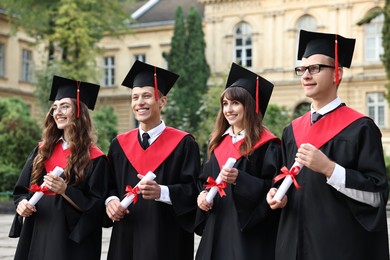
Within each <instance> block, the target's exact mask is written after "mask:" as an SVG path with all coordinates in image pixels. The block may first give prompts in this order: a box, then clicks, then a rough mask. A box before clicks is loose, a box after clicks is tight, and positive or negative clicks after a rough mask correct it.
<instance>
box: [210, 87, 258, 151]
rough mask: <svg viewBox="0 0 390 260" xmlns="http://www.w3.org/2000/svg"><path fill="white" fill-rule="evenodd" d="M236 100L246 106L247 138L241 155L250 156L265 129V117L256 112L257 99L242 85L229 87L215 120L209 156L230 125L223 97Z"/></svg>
mask: <svg viewBox="0 0 390 260" xmlns="http://www.w3.org/2000/svg"><path fill="white" fill-rule="evenodd" d="M224 98H226V99H228V100H236V101H238V102H240V103H241V104H243V106H244V117H243V126H244V129H245V139H244V142H243V143H242V145H241V146H240V153H241V155H245V156H248V155H250V154H251V153H252V149H253V147H254V146H255V144H256V143H257V141H258V140H259V139H260V136H261V133H262V131H263V128H264V126H263V117H262V115H261V113H259V114H256V101H255V100H254V98H253V97H252V96H251V94H250V93H249V92H248V91H247V90H245V89H244V88H241V87H229V88H227V89H225V91H224V92H222V94H221V97H220V108H219V112H218V116H217V120H216V122H215V126H214V131H213V132H212V133H211V136H210V142H209V146H208V158H210V155H211V153H212V152H213V151H214V149H215V148H216V147H217V146H218V145H219V144H220V143H221V142H222V140H223V138H224V137H223V136H222V135H223V134H224V133H225V131H226V129H228V127H229V123H228V121H227V120H226V118H225V116H224V114H223V99H224Z"/></svg>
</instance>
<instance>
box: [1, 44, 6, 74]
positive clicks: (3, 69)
mask: <svg viewBox="0 0 390 260" xmlns="http://www.w3.org/2000/svg"><path fill="white" fill-rule="evenodd" d="M4 76H5V47H4V44H2V43H0V77H4Z"/></svg>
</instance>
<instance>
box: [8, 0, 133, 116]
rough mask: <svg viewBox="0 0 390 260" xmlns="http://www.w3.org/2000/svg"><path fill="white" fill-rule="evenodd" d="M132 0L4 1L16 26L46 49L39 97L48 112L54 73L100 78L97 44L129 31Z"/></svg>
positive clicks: (95, 79)
mask: <svg viewBox="0 0 390 260" xmlns="http://www.w3.org/2000/svg"><path fill="white" fill-rule="evenodd" d="M132 2H133V1H131V0H111V1H104V0H77V1H75V0H54V1H52V0H50V1H48V0H18V1H14V0H2V7H3V8H4V10H5V12H6V14H8V18H9V19H10V22H11V24H12V25H13V28H14V29H15V30H16V29H19V28H22V29H23V30H24V31H25V32H26V33H27V34H28V35H29V36H30V37H32V38H33V39H35V41H36V43H37V44H43V45H44V46H45V50H46V51H47V55H46V56H47V62H45V61H43V63H44V66H43V68H42V69H41V70H40V71H39V72H38V73H37V79H38V81H37V84H36V88H37V91H36V93H37V97H38V99H39V100H40V101H43V102H42V103H41V104H42V105H43V111H45V112H46V111H47V110H46V109H47V102H46V100H47V99H46V97H48V94H46V95H42V93H47V87H48V85H49V82H50V81H51V79H52V76H53V74H54V73H57V74H59V75H61V76H63V77H68V78H73V79H77V80H82V81H97V78H98V70H97V67H98V66H95V65H96V64H95V59H96V57H97V55H98V54H99V53H100V49H99V48H98V46H97V43H98V42H99V41H100V40H101V39H102V38H103V37H104V36H105V35H106V34H110V35H113V36H119V35H120V34H122V33H125V32H129V29H128V28H129V14H128V13H127V12H126V10H127V9H128V8H127V7H128V6H129V5H130V4H131V3H132Z"/></svg>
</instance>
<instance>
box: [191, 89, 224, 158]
mask: <svg viewBox="0 0 390 260" xmlns="http://www.w3.org/2000/svg"><path fill="white" fill-rule="evenodd" d="M224 89H225V86H224V85H218V84H216V85H212V86H210V87H209V88H208V91H207V93H206V94H205V95H203V97H202V100H201V106H200V108H199V110H198V112H197V114H198V116H199V125H198V129H197V130H196V131H195V132H194V133H193V134H194V135H195V136H196V141H197V142H198V145H199V149H200V153H201V158H206V155H207V145H208V141H209V137H210V134H211V132H212V131H213V130H214V125H215V120H216V118H217V115H218V111H219V108H220V102H219V98H220V96H221V93H222V92H223V90H224Z"/></svg>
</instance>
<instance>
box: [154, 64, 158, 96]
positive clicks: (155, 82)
mask: <svg viewBox="0 0 390 260" xmlns="http://www.w3.org/2000/svg"><path fill="white" fill-rule="evenodd" d="M156 70H157V69H156V67H154V96H155V98H156V101H158V86H157V71H156Z"/></svg>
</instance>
